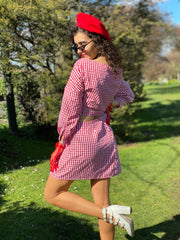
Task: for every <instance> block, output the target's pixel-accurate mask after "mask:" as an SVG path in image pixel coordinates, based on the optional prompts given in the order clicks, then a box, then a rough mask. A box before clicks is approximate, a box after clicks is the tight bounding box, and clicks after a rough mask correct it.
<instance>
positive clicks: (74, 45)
mask: <svg viewBox="0 0 180 240" xmlns="http://www.w3.org/2000/svg"><path fill="white" fill-rule="evenodd" d="M91 42H92V40H91V41H89V42H87V43H86V44H83V45H81V46H79V47H78V45H77V44H76V43H75V44H73V45H72V49H73V50H74V51H75V52H77V51H78V50H80V51H82V52H83V51H84V49H85V47H86V46H87V45H88V44H89V43H91Z"/></svg>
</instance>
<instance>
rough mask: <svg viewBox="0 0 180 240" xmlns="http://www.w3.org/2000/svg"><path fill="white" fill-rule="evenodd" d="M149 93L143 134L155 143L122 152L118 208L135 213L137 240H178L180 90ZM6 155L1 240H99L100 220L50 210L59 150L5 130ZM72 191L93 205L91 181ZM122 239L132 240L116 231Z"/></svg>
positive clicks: (1, 138) (114, 192) (0, 144)
mask: <svg viewBox="0 0 180 240" xmlns="http://www.w3.org/2000/svg"><path fill="white" fill-rule="evenodd" d="M146 91H147V92H148V95H147V96H148V100H147V101H145V102H143V106H142V110H141V111H140V112H139V113H137V116H136V124H137V126H136V127H137V129H141V130H144V132H146V134H147V135H148V137H150V134H152V132H153V131H154V132H153V133H154V134H152V135H151V141H146V142H139V143H133V144H129V145H120V146H118V149H119V155H120V159H121V164H122V174H120V175H119V176H116V177H114V178H113V179H112V181H111V202H112V204H124V205H131V206H132V208H133V213H132V218H133V220H134V223H135V237H134V239H135V240H156V239H163V240H178V239H180V192H179V187H180V174H179V170H180V119H179V116H180V114H179V113H180V112H179V111H180V108H179V107H178V103H180V94H179V92H180V89H179V88H178V85H177V84H173V85H160V86H159V85H157V86H147V87H146ZM153 107H154V108H153ZM158 108H159V110H158ZM151 113H152V114H151ZM148 114H149V117H148ZM155 127H156V131H155V130H154V128H155ZM0 149H1V152H0V158H1V161H0V240H30V239H31V240H58V239H61V240H84V239H86V240H98V239H99V235H98V225H97V220H96V219H95V218H93V217H89V216H85V215H80V214H77V213H71V212H68V211H65V210H61V209H58V208H56V207H53V206H50V205H48V203H46V202H45V200H44V198H43V191H44V186H45V182H46V179H47V177H48V174H49V156H50V154H51V152H52V151H53V149H54V143H52V142H47V141H42V140H36V139H30V138H27V137H15V136H9V135H8V131H7V129H6V127H3V126H1V128H0ZM71 191H73V192H76V193H78V194H80V195H82V196H84V197H86V198H87V199H89V200H92V196H91V193H90V182H89V180H88V181H75V182H74V183H73V185H72V186H71ZM120 239H121V240H125V239H131V238H130V237H128V236H127V234H126V232H125V231H124V230H121V229H118V228H116V236H115V240H120Z"/></svg>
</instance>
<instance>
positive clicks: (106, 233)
mask: <svg viewBox="0 0 180 240" xmlns="http://www.w3.org/2000/svg"><path fill="white" fill-rule="evenodd" d="M109 185H110V179H109V178H108V179H93V180H91V191H92V195H93V198H94V202H95V203H96V204H97V205H98V206H100V207H101V208H103V207H107V206H109V205H110V200H109ZM98 222H99V232H100V237H101V240H113V239H114V233H115V227H114V225H112V224H109V223H107V222H104V220H102V219H101V218H99V219H98Z"/></svg>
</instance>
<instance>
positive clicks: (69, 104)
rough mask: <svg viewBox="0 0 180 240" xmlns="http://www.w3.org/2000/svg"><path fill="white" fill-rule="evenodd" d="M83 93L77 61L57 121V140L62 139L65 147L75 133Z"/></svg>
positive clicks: (81, 78)
mask: <svg viewBox="0 0 180 240" xmlns="http://www.w3.org/2000/svg"><path fill="white" fill-rule="evenodd" d="M83 92H84V84H83V76H82V73H81V67H80V66H79V65H78V61H77V62H76V63H75V65H74V67H73V70H72V72H71V74H70V77H69V80H68V82H67V85H66V87H65V89H64V95H63V99H62V104H61V110H60V113H59V119H58V133H59V139H61V138H63V145H66V144H67V143H68V142H69V140H70V138H71V135H72V134H73V132H74V131H75V128H76V125H77V123H78V120H79V117H80V115H81V111H82V97H83Z"/></svg>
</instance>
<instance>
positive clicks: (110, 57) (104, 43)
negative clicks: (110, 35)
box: [71, 26, 121, 74]
mask: <svg viewBox="0 0 180 240" xmlns="http://www.w3.org/2000/svg"><path fill="white" fill-rule="evenodd" d="M78 32H83V33H85V34H86V35H87V36H88V37H90V38H91V39H92V40H93V42H94V44H95V47H96V48H97V49H98V51H99V54H101V56H104V57H105V58H106V61H107V63H108V65H109V66H110V67H111V71H112V72H113V73H115V74H117V73H118V72H119V69H120V68H121V57H120V53H119V52H118V51H117V49H116V48H115V46H114V45H113V44H112V42H109V41H108V40H107V39H106V38H104V37H103V36H101V35H100V34H97V33H91V32H88V31H86V30H84V29H82V28H79V27H77V26H74V27H72V29H71V40H72V42H73V43H74V36H75V35H76V34H77V33H78Z"/></svg>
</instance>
